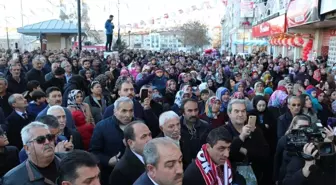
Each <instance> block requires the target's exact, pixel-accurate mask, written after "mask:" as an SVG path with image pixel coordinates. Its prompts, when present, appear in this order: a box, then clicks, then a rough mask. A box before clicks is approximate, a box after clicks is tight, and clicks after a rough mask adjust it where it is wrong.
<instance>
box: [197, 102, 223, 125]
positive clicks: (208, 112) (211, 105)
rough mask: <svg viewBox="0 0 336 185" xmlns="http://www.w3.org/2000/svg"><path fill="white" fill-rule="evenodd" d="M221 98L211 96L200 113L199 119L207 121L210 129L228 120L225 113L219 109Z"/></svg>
mask: <svg viewBox="0 0 336 185" xmlns="http://www.w3.org/2000/svg"><path fill="white" fill-rule="evenodd" d="M221 104H222V103H221V100H220V99H219V98H217V97H216V96H212V97H210V98H209V99H208V101H207V102H206V104H205V111H204V113H203V114H201V115H200V119H202V120H204V121H206V122H208V123H209V124H210V126H211V128H212V129H214V128H217V127H220V126H222V125H225V122H227V121H229V118H228V116H227V114H225V113H224V112H221V111H220V107H221Z"/></svg>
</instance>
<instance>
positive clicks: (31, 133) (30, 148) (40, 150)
mask: <svg viewBox="0 0 336 185" xmlns="http://www.w3.org/2000/svg"><path fill="white" fill-rule="evenodd" d="M21 137H22V142H23V144H24V148H25V150H26V151H27V154H28V160H26V161H25V162H24V163H21V164H20V165H18V166H17V167H15V168H13V169H12V170H11V171H9V172H8V173H6V174H5V176H4V177H3V184H6V185H17V184H31V185H39V184H54V182H56V178H57V176H58V172H57V168H58V166H59V163H60V161H61V158H62V157H63V156H62V155H58V154H57V155H55V153H54V148H55V144H54V140H55V136H54V135H52V134H50V131H49V130H48V126H47V125H45V124H43V123H40V122H32V123H30V124H29V125H27V126H25V127H24V128H23V129H22V131H21Z"/></svg>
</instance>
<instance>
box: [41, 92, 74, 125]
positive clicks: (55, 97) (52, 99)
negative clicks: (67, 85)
mask: <svg viewBox="0 0 336 185" xmlns="http://www.w3.org/2000/svg"><path fill="white" fill-rule="evenodd" d="M46 96H47V102H48V106H47V107H46V108H45V109H43V110H42V111H41V112H40V113H39V114H38V115H37V117H36V120H38V119H39V118H41V117H42V116H45V115H47V112H48V109H49V108H50V107H52V106H54V105H60V106H61V105H62V93H61V90H60V89H59V88H58V87H54V86H53V87H49V88H48V89H47V90H46ZM63 109H64V112H65V116H66V126H67V127H68V128H70V129H73V130H76V127H75V124H74V121H73V119H72V115H71V112H70V110H69V109H67V108H65V107H63Z"/></svg>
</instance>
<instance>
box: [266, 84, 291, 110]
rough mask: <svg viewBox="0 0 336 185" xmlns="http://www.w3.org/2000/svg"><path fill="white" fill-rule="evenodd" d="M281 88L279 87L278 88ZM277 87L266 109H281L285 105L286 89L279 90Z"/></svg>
mask: <svg viewBox="0 0 336 185" xmlns="http://www.w3.org/2000/svg"><path fill="white" fill-rule="evenodd" d="M280 87H281V86H280ZM280 87H278V89H277V90H276V91H274V93H273V94H272V95H271V97H270V99H269V102H268V107H270V106H272V107H278V108H280V107H282V106H283V105H284V104H285V103H286V99H287V96H288V94H287V92H286V90H285V89H286V88H282V87H281V88H280Z"/></svg>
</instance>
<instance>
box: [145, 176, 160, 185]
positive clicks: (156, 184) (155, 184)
mask: <svg viewBox="0 0 336 185" xmlns="http://www.w3.org/2000/svg"><path fill="white" fill-rule="evenodd" d="M147 176H148V178H149V180H151V181H152V183H153V184H154V185H159V184H158V183H156V182H155V181H154V180H153V179H152V178H151V177H150V176H149V175H148V174H147Z"/></svg>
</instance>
